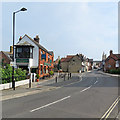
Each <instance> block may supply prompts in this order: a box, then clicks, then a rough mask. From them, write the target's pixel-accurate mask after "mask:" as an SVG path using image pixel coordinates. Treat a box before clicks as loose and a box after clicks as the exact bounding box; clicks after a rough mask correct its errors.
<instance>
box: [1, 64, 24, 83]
mask: <svg viewBox="0 0 120 120" xmlns="http://www.w3.org/2000/svg"><path fill="white" fill-rule="evenodd" d="M0 76H1V79H2V84H4V83H9V82H12V67H11V66H10V65H9V64H7V65H6V67H5V68H0ZM14 77H15V81H20V80H24V79H26V70H22V69H21V68H17V69H15V70H14Z"/></svg>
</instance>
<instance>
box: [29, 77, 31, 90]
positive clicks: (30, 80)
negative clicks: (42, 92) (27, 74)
mask: <svg viewBox="0 0 120 120" xmlns="http://www.w3.org/2000/svg"><path fill="white" fill-rule="evenodd" d="M29 88H31V78H30V79H29Z"/></svg>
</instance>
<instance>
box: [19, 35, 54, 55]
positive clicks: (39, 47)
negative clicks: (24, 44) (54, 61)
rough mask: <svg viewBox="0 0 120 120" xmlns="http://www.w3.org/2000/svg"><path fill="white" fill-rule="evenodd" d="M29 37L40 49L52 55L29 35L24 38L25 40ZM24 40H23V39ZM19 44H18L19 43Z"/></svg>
mask: <svg viewBox="0 0 120 120" xmlns="http://www.w3.org/2000/svg"><path fill="white" fill-rule="evenodd" d="M25 36H26V37H28V38H29V39H30V40H31V41H32V42H34V43H35V44H36V45H37V46H38V47H39V48H40V49H42V50H43V51H45V52H47V53H49V54H50V55H52V54H51V53H50V52H49V51H48V50H47V49H45V48H44V47H43V46H42V45H40V44H39V43H38V42H36V41H35V40H33V39H32V38H31V37H29V36H28V35H27V34H25V35H24V36H23V38H24V37H25ZM23 38H22V39H23ZM17 44H18V43H17Z"/></svg>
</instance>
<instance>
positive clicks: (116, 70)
mask: <svg viewBox="0 0 120 120" xmlns="http://www.w3.org/2000/svg"><path fill="white" fill-rule="evenodd" d="M108 72H109V73H111V74H120V68H119V69H111V70H109V71H108Z"/></svg>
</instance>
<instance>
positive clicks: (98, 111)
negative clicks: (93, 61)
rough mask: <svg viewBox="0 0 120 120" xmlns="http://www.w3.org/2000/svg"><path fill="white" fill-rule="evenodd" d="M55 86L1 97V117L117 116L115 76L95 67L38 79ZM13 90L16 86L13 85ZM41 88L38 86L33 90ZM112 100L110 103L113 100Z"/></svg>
mask: <svg viewBox="0 0 120 120" xmlns="http://www.w3.org/2000/svg"><path fill="white" fill-rule="evenodd" d="M54 80H55V79H54ZM41 84H44V85H41V86H42V87H43V86H44V87H46V88H55V89H52V90H49V91H46V92H39V93H36V94H31V95H27V96H23V97H19V98H15V99H14V98H13V99H7V100H3V101H2V106H3V111H2V114H3V118H88V120H89V118H102V117H109V118H117V117H119V114H118V109H117V108H118V105H119V104H117V102H118V100H120V99H118V97H119V94H118V79H117V77H111V76H108V75H105V74H101V73H100V72H99V71H91V72H89V73H85V74H82V75H81V74H73V75H72V78H71V79H69V80H68V79H67V77H66V80H65V81H64V80H63V79H59V80H58V82H57V83H55V81H54V82H53V81H52V80H50V81H49V83H48V82H46V83H45V82H44V83H41ZM16 90H17V89H16ZM36 91H41V90H36ZM113 103H114V104H113Z"/></svg>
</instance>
